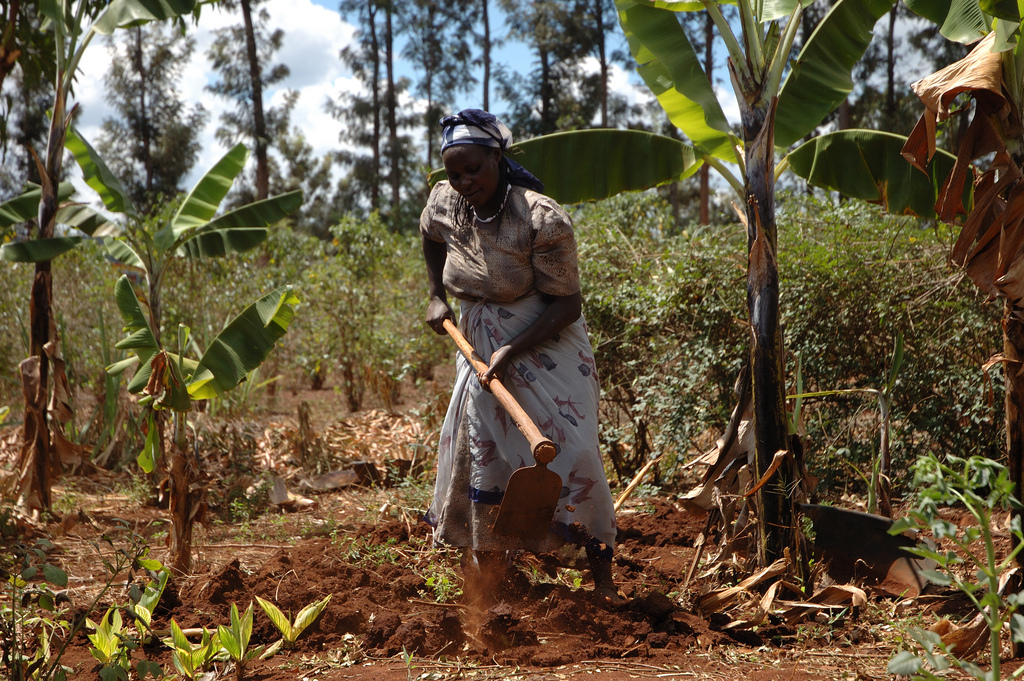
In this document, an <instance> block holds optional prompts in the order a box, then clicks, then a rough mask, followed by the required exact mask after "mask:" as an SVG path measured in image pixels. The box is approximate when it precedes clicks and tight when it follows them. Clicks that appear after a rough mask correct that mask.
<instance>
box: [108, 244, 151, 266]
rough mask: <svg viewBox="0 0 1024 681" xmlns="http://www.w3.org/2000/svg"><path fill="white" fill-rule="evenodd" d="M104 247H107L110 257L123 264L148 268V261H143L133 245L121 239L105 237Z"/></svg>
mask: <svg viewBox="0 0 1024 681" xmlns="http://www.w3.org/2000/svg"><path fill="white" fill-rule="evenodd" d="M103 248H105V249H106V251H107V253H108V254H109V255H110V257H112V258H113V259H114V260H116V261H117V262H119V263H121V264H122V265H126V266H128V267H134V268H136V269H139V270H145V269H146V263H145V262H143V260H142V258H141V257H139V254H138V253H136V252H135V251H134V250H133V249H132V247H131V246H129V245H128V244H126V243H125V242H124V241H121V240H120V239H104V240H103Z"/></svg>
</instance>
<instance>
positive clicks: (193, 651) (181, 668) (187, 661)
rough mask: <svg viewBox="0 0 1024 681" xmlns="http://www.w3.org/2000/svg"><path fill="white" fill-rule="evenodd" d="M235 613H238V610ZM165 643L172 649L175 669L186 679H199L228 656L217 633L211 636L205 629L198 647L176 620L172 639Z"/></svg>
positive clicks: (166, 640) (172, 629)
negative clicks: (191, 641)
mask: <svg viewBox="0 0 1024 681" xmlns="http://www.w3.org/2000/svg"><path fill="white" fill-rule="evenodd" d="M235 612H236V613H237V609H236V610H235ZM164 643H165V644H166V645H167V647H168V648H170V649H171V660H172V661H173V663H174V668H175V669H176V670H177V671H178V673H179V674H181V675H182V676H184V677H185V678H186V679H196V678H198V677H199V676H200V675H201V674H202V673H203V672H204V671H206V668H207V667H209V666H210V664H212V663H213V662H214V661H215V660H217V659H220V658H221V657H225V656H226V655H227V653H225V652H224V649H223V648H222V647H221V643H220V637H219V635H218V634H217V633H216V632H214V633H212V634H211V633H210V631H209V630H208V629H207V628H206V627H203V638H202V640H201V641H200V642H199V643H198V644H197V645H192V644H191V643H189V640H188V639H187V638H185V633H184V632H183V631H182V630H181V627H179V626H178V623H177V622H175V621H174V620H171V637H170V638H169V639H164Z"/></svg>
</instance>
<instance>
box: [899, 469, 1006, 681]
mask: <svg viewBox="0 0 1024 681" xmlns="http://www.w3.org/2000/svg"><path fill="white" fill-rule="evenodd" d="M914 483H915V485H917V486H918V487H919V489H918V492H917V496H918V501H917V504H916V506H915V507H914V508H913V509H912V510H911V511H910V517H909V518H902V519H900V520H899V521H897V522H896V523H895V524H893V526H892V529H890V530H889V532H890V533H892V534H898V533H900V532H903V531H905V530H908V529H915V530H923V529H928V530H931V532H932V534H933V535H934V536H935V538H936V539H938V540H944V541H948V542H950V543H951V544H953V546H955V547H956V549H957V550H956V551H946V552H940V551H937V550H932V549H929V548H924V547H921V546H918V547H916V548H913V549H908V550H909V551H910V552H911V553H914V554H916V555H918V556H921V557H923V558H930V559H932V560H934V561H935V562H936V563H937V564H938V566H939V567H941V568H942V569H943V570H942V571H941V572H939V571H935V570H926V571H925V572H924V574H925V576H926V577H928V579H929V580H931V581H932V582H935V583H936V584H944V585H952V586H954V587H956V588H957V589H958V590H960V591H961V592H962V593H963V594H964V595H966V596H967V598H969V599H970V601H971V603H973V604H974V607H975V608H977V610H978V612H979V613H981V616H982V617H984V618H985V622H986V623H987V624H988V631H989V663H990V665H991V667H990V668H989V671H987V672H986V671H985V670H983V669H982V668H981V667H979V666H978V665H976V664H974V663H973V662H969V661H967V660H963V659H961V658H960V657H959V656H957V654H956V651H955V650H953V651H950V650H948V649H947V648H946V646H945V645H944V644H943V643H942V639H941V638H940V637H939V636H938V634H935V633H934V632H930V631H923V630H920V629H914V630H911V636H912V637H913V638H914V640H915V641H917V643H918V644H919V645H920V646H921V648H922V651H923V657H924V661H922V660H921V658H919V657H918V656H917V655H916V654H914V653H913V652H911V651H909V650H904V651H901V652H899V653H897V654H896V656H894V657H893V658H892V660H890V662H889V673H891V674H904V675H908V676H912V678H914V679H915V680H918V679H926V680H927V681H932V680H933V679H938V678H940V677H939V676H937V675H936V674H934V673H932V672H931V671H929V670H927V669H925V668H924V662H927V663H928V665H929V666H930V667H931V668H932V669H933V670H935V672H939V673H942V672H944V671H945V670H948V669H950V668H951V667H952V666H957V667H959V668H960V669H962V670H964V671H965V672H967V673H968V674H969V675H970V676H972V677H973V678H975V679H979V681H998V680H999V679H1000V678H1002V677H1001V676H1000V675H999V673H1000V669H999V665H1000V659H999V655H1000V652H1001V642H1000V637H1001V635H1002V631H1003V630H1004V629H1007V628H1008V629H1009V631H1010V635H1011V637H1012V639H1013V640H1014V641H1017V642H1024V617H1021V615H1020V614H1018V613H1017V609H1018V608H1019V607H1020V606H1021V605H1022V604H1024V592H1021V593H1017V594H1010V595H1008V596H1005V597H1004V596H1003V595H1002V594H1001V593H1000V592H999V584H1000V582H1001V578H1002V577H1003V575H1004V574H1005V573H1006V571H1007V570H1009V569H1010V567H1011V566H1012V565H1013V561H1014V558H1015V557H1016V556H1017V554H1018V553H1019V552H1020V551H1021V549H1022V548H1024V543H1021V542H1022V540H1024V534H1022V532H1021V525H1020V519H1019V518H1017V517H1014V518H1013V520H1012V522H1011V525H1010V532H1011V534H1013V536H1014V537H1015V538H1016V542H1015V544H1016V545H1015V546H1014V548H1013V549H1012V550H1011V551H1010V552H1009V555H1007V556H1006V557H1005V558H1003V559H1002V560H999V559H998V558H997V557H996V551H995V542H994V540H993V536H992V526H993V521H992V515H993V513H994V511H995V510H996V509H1010V508H1020V502H1019V501H1017V499H1015V498H1014V496H1013V487H1014V485H1013V483H1012V482H1011V481H1010V477H1009V475H1008V474H1007V471H1006V468H1005V467H1003V466H1002V465H1000V464H998V463H996V462H995V461H992V460H991V459H986V458H984V457H980V456H972V457H970V458H969V459H962V458H959V457H955V456H947V457H946V458H945V461H944V462H943V461H939V459H937V458H936V457H935V455H934V454H929V455H927V456H924V457H921V458H920V459H918V461H917V464H916V465H915V466H914ZM982 495H985V496H982ZM954 503H959V504H963V506H964V508H966V509H967V511H968V512H969V513H970V514H971V515H972V516H973V517H974V522H973V523H972V524H971V525H970V526H968V527H965V528H960V527H957V526H956V525H955V524H953V523H951V522H949V521H948V520H945V519H944V518H942V516H941V515H940V514H939V505H940V504H942V505H947V504H954ZM979 540H980V541H981V542H982V545H983V551H974V550H972V544H974V542H976V541H979ZM963 563H969V564H970V566H971V567H972V568H973V573H974V574H975V576H976V577H977V579H978V583H975V582H970V581H965V579H963V578H961V577H960V576H959V575H958V574H957V572H955V571H954V570H953V569H952V568H953V567H954V566H955V565H959V564H963ZM1021 676H1024V667H1021V668H1020V669H1018V670H1017V671H1015V672H1014V673H1013V675H1012V676H1010V677H1008V678H1011V679H1017V678H1020V677H1021Z"/></svg>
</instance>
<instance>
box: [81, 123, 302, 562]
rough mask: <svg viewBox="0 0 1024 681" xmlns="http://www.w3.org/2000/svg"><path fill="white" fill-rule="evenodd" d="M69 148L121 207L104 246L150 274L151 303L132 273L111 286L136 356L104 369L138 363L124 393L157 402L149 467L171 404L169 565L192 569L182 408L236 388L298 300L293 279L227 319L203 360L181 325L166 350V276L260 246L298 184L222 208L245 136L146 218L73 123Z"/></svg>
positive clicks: (243, 155) (294, 200)
mask: <svg viewBox="0 0 1024 681" xmlns="http://www.w3.org/2000/svg"><path fill="white" fill-rule="evenodd" d="M67 147H68V149H69V150H70V151H71V153H72V154H73V155H74V157H75V160H76V161H77V162H78V165H79V167H80V168H81V169H82V175H83V177H84V179H85V181H86V183H87V184H88V185H89V186H90V187H92V188H93V189H94V190H96V192H97V193H98V194H99V196H100V199H101V200H102V201H103V204H104V206H105V207H106V209H107V210H108V211H110V212H113V213H120V214H121V225H122V227H121V232H120V234H119V235H118V236H117V237H107V238H105V239H104V242H103V245H104V248H105V249H106V250H107V252H108V253H109V254H110V255H111V256H112V257H113V258H115V259H116V260H118V261H120V262H121V263H122V264H123V265H125V266H126V267H127V268H129V269H132V270H134V271H135V272H136V273H138V274H139V275H140V276H141V278H142V279H143V280H144V281H145V290H144V293H145V300H146V311H143V306H142V305H141V304H140V303H139V298H138V296H137V294H136V292H135V290H134V289H133V287H132V285H131V283H130V279H129V278H128V276H127V275H125V276H122V278H121V279H120V280H118V282H117V285H116V286H115V290H114V293H115V297H116V299H117V304H118V308H119V310H120V312H121V316H122V318H123V319H124V321H125V328H126V331H127V332H128V337H127V338H125V339H123V340H121V341H120V342H119V343H117V345H116V346H115V347H117V348H118V349H122V350H127V351H129V353H130V356H129V357H128V358H127V359H125V360H123V361H120V362H117V363H115V364H113V365H111V366H110V367H108V373H110V374H112V375H117V374H119V373H121V372H123V371H124V370H125V369H127V368H128V367H130V366H132V365H136V364H137V365H138V366H137V368H136V371H135V375H134V377H133V378H132V380H131V381H130V382H129V383H128V391H129V392H131V393H133V394H141V395H142V396H143V399H141V400H140V403H141V404H144V405H147V406H149V407H151V408H152V411H150V413H149V419H148V420H149V432H148V433H147V437H146V443H145V445H144V447H143V451H142V454H141V455H140V460H139V463H140V465H142V466H143V468H144V469H146V470H147V471H152V470H153V467H154V466H156V465H161V462H162V460H163V419H162V417H161V412H162V411H163V410H171V412H172V414H173V419H174V442H175V445H176V447H175V451H174V454H173V456H172V457H171V462H170V474H171V479H172V481H173V484H172V489H173V490H174V491H173V493H172V495H171V503H170V507H171V508H170V510H171V526H172V538H171V553H172V556H173V560H172V568H173V569H174V570H175V571H176V572H178V573H187V572H189V570H190V568H191V543H192V539H191V537H192V522H193V519H194V517H195V512H196V510H197V509H198V508H199V505H200V503H201V502H200V500H199V492H198V491H196V490H192V485H191V480H192V479H193V477H194V474H195V470H194V468H195V464H194V462H190V459H189V458H188V457H187V456H186V454H185V441H186V436H185V419H184V416H183V415H184V414H185V413H187V412H188V411H190V410H191V408H192V401H193V400H197V399H210V398H213V397H216V396H218V395H220V394H222V393H224V392H226V391H227V390H230V389H231V388H233V387H235V386H236V385H238V383H239V382H241V381H242V380H243V379H244V378H245V376H246V374H247V373H248V372H250V371H252V370H253V369H255V368H256V367H258V366H259V365H260V364H261V363H262V362H263V360H264V359H266V357H267V355H268V354H269V352H270V350H271V349H273V347H274V343H276V342H277V340H278V339H279V338H280V337H281V336H282V335H284V333H285V331H286V330H287V329H288V324H289V323H290V322H291V318H292V315H293V314H294V310H293V307H292V306H293V305H294V304H295V303H297V302H298V298H297V297H296V296H295V295H294V294H293V293H292V291H291V288H290V287H283V288H281V289H278V290H277V291H274V292H272V293H269V294H267V295H266V296H264V297H263V298H261V299H260V300H259V301H257V302H256V303H253V304H252V305H250V306H249V308H247V309H246V310H245V311H244V312H242V314H240V315H239V316H238V317H237V318H236V319H235V320H234V321H233V322H231V323H230V324H228V326H227V327H225V328H224V329H223V330H222V331H221V333H220V334H219V335H218V336H217V338H215V339H213V341H212V342H211V343H210V344H209V346H208V348H207V351H206V353H205V354H204V355H203V357H202V358H201V359H199V360H198V362H197V361H196V360H187V359H185V357H184V354H185V351H186V349H187V348H188V347H189V345H190V332H189V330H188V329H187V328H186V327H182V328H180V329H179V332H178V338H177V346H176V348H175V349H174V351H173V352H171V351H168V350H167V349H166V348H165V344H164V342H163V334H162V321H163V319H162V318H163V314H162V301H161V288H162V285H163V281H164V277H165V275H166V273H167V271H168V268H169V267H170V265H171V263H172V262H173V260H174V259H176V258H178V257H190V258H197V257H221V256H225V255H228V254H232V253H238V252H242V251H246V250H249V249H251V248H254V247H256V246H258V245H259V244H260V243H262V242H263V241H265V240H266V238H267V234H268V231H269V228H270V227H271V226H272V225H274V224H277V223H279V222H281V221H282V220H283V219H284V218H286V217H287V216H288V215H289V214H290V213H292V212H293V211H294V210H296V209H297V208H298V207H299V206H300V205H301V204H302V192H301V191H293V192H288V193H286V194H280V195H278V196H273V197H270V198H268V199H264V200H262V201H256V202H254V203H250V204H247V205H244V206H241V207H239V208H236V209H234V210H230V211H227V212H225V213H222V214H219V215H218V213H217V211H218V209H219V207H220V204H221V202H222V201H223V200H224V198H225V197H226V196H227V194H228V191H229V190H230V188H231V185H232V183H233V182H234V180H235V178H236V177H237V176H238V174H239V173H240V172H241V171H242V168H243V167H244V166H245V162H246V160H247V159H248V156H249V152H248V150H247V149H246V148H245V146H244V145H242V144H239V145H236V146H235V147H234V148H232V149H231V150H230V151H228V152H227V153H226V154H225V155H224V156H223V157H222V158H221V159H220V160H219V161H218V162H217V163H216V164H215V165H214V166H213V167H212V168H211V169H210V170H209V171H207V172H206V174H205V175H203V177H202V178H200V179H199V181H198V182H197V183H196V185H195V186H194V187H193V188H192V190H191V191H190V192H189V193H188V194H187V195H186V196H185V197H184V199H183V200H182V201H181V203H180V205H179V206H178V208H177V210H175V211H174V212H173V214H170V215H166V216H161V215H159V214H158V215H157V216H156V217H155V218H152V217H150V218H147V217H144V216H142V215H140V214H139V212H138V211H137V210H136V209H135V206H133V205H132V202H131V200H130V198H129V197H128V195H127V193H126V192H125V191H124V188H123V187H122V185H121V183H120V182H119V181H118V180H117V178H116V177H115V176H114V175H113V173H111V172H110V170H109V168H107V166H106V164H105V163H104V161H103V159H102V157H100V155H99V154H98V153H97V152H96V150H95V149H94V148H93V147H92V145H91V144H89V142H88V141H87V140H86V139H85V138H83V137H82V136H81V135H80V134H78V132H77V131H76V130H74V129H73V128H72V129H70V130H69V131H68V135H67Z"/></svg>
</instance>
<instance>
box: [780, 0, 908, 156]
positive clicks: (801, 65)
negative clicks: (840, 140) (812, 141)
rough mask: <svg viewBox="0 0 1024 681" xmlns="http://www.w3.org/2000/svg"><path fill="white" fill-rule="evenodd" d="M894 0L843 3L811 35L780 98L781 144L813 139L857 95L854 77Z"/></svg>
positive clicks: (860, 0)
mask: <svg viewBox="0 0 1024 681" xmlns="http://www.w3.org/2000/svg"><path fill="white" fill-rule="evenodd" d="M892 4H893V3H892V0H839V1H838V2H837V3H836V4H835V5H833V6H832V9H830V10H829V12H828V14H826V15H825V17H824V18H823V19H822V20H821V22H820V23H819V24H818V26H817V27H816V28H815V29H814V32H813V33H811V37H810V38H809V39H808V40H807V43H806V44H805V45H804V48H803V49H802V50H800V54H799V56H797V58H796V62H795V63H794V64H793V69H792V70H791V71H790V73H789V75H788V76H787V77H786V82H785V84H784V85H783V86H782V90H781V92H780V94H779V108H778V111H777V112H776V115H775V144H776V146H780V147H788V146H790V145H791V144H795V143H796V142H797V141H799V140H800V138H802V137H804V136H805V135H807V134H809V133H810V132H811V131H812V130H814V128H815V127H817V126H818V125H820V124H821V122H822V121H823V120H824V119H825V117H826V116H828V114H829V113H830V112H832V111H834V110H835V109H836V107H838V106H839V105H840V104H842V102H843V100H845V99H846V96H847V95H848V94H850V92H851V91H852V90H853V78H852V77H851V72H852V71H853V67H854V65H855V64H856V63H857V61H858V60H859V59H860V58H861V57H862V56H863V55H864V51H865V50H867V48H868V45H869V44H870V43H871V35H872V30H873V29H874V26H875V24H876V23H877V22H878V19H879V18H881V17H882V16H883V15H884V14H886V13H888V12H889V10H891V9H892Z"/></svg>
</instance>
